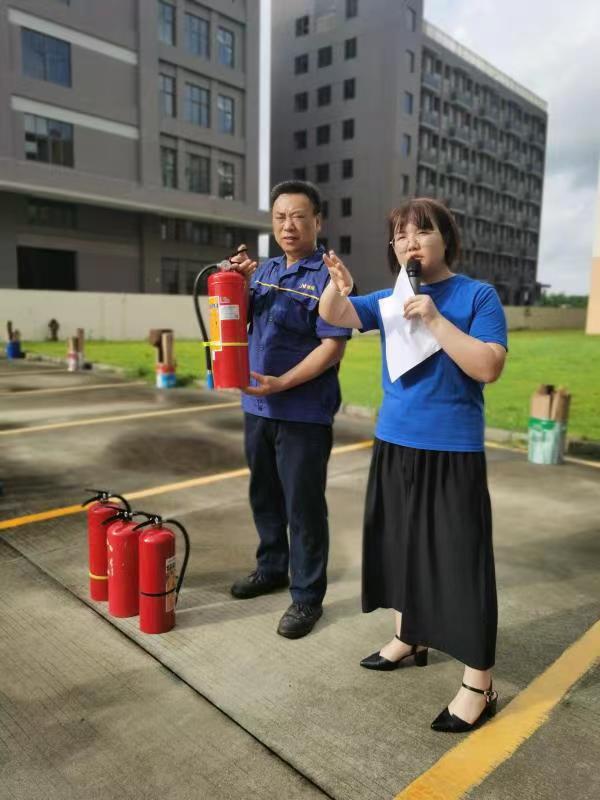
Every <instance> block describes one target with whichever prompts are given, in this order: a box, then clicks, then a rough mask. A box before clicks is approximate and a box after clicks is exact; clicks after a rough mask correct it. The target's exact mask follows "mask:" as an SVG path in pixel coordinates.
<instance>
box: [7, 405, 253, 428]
mask: <svg viewBox="0 0 600 800" xmlns="http://www.w3.org/2000/svg"><path fill="white" fill-rule="evenodd" d="M239 407H240V404H239V402H235V403H212V404H211V405H208V406H189V407H187V408H167V409H163V410H162V411H143V412H140V413H138V414H119V415H117V416H114V417H93V418H92V419H82V420H73V421H70V422H52V423H50V424H48V425H32V426H31V427H29V428H13V429H12V430H7V431H0V436H16V435H17V434H21V433H37V432H38V431H55V430H59V429H64V428H78V427H83V426H85V425H104V424H106V423H108V422H124V421H128V420H132V419H148V418H150V417H166V416H172V415H173V414H192V413H193V412H198V413H200V412H201V411H214V410H215V409H217V408H239Z"/></svg>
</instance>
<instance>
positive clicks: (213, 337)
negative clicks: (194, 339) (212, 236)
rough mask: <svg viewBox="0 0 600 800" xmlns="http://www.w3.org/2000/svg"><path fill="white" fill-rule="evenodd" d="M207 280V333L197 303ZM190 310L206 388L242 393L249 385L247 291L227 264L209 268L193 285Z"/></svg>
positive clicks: (243, 282) (203, 271)
mask: <svg viewBox="0 0 600 800" xmlns="http://www.w3.org/2000/svg"><path fill="white" fill-rule="evenodd" d="M210 270H217V271H216V272H213V274H212V275H210V276H209V278H208V280H207V289H208V313H209V324H208V331H207V329H206V326H205V324H204V320H203V318H202V312H201V310H200V302H199V299H198V295H199V290H200V282H201V280H202V278H203V277H204V275H205V274H206V273H207V272H209V271H210ZM193 296H194V308H195V309H196V316H197V318H198V323H199V325H200V330H201V331H202V335H203V337H204V346H205V347H206V385H207V386H208V387H209V388H211V389H212V388H213V387H214V388H215V389H243V388H244V387H245V386H248V384H249V383H250V370H249V367H248V330H247V328H248V299H247V298H248V287H247V284H246V281H245V280H244V277H243V276H242V275H240V273H239V272H236V270H235V269H232V267H231V264H230V262H229V261H222V262H221V263H220V264H209V266H207V267H204V269H202V270H200V272H199V273H198V275H197V276H196V280H195V281H194V291H193Z"/></svg>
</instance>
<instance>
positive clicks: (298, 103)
mask: <svg viewBox="0 0 600 800" xmlns="http://www.w3.org/2000/svg"><path fill="white" fill-rule="evenodd" d="M307 109H308V92H297V93H296V94H295V95H294V111H306V110H307Z"/></svg>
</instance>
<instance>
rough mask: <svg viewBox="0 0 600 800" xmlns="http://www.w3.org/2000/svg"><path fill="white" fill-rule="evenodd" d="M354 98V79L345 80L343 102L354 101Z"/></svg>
mask: <svg viewBox="0 0 600 800" xmlns="http://www.w3.org/2000/svg"><path fill="white" fill-rule="evenodd" d="M355 97H356V78H346V80H345V81H344V100H354V98H355Z"/></svg>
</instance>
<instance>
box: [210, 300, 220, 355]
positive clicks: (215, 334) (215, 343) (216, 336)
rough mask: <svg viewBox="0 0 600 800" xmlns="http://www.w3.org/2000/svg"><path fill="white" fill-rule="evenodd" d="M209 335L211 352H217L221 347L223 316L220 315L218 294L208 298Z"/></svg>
mask: <svg viewBox="0 0 600 800" xmlns="http://www.w3.org/2000/svg"><path fill="white" fill-rule="evenodd" d="M208 336H209V338H210V341H211V346H210V350H211V353H216V352H218V351H220V350H222V349H223V348H222V347H221V318H220V317H219V298H218V296H215V297H209V298H208Z"/></svg>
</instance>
